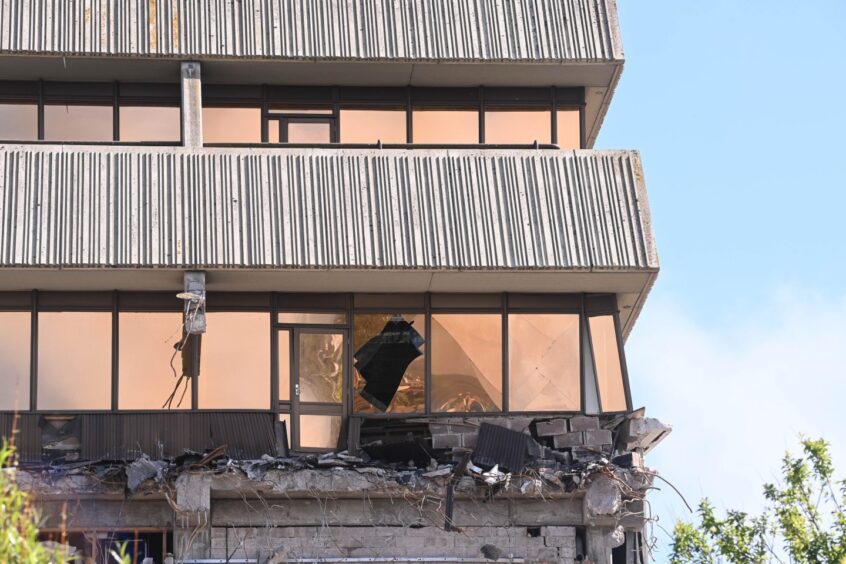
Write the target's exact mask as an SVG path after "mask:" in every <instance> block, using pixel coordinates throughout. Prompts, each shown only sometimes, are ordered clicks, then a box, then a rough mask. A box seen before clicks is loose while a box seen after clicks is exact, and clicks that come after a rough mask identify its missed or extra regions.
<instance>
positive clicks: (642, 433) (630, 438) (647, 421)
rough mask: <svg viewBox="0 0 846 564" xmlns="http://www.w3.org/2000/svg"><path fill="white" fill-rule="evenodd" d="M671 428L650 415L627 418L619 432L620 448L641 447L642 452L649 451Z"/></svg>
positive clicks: (631, 448) (632, 448)
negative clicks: (641, 417)
mask: <svg viewBox="0 0 846 564" xmlns="http://www.w3.org/2000/svg"><path fill="white" fill-rule="evenodd" d="M672 430H673V428H672V427H670V426H669V425H665V424H663V423H661V422H660V421H658V420H657V419H653V418H651V417H645V418H643V419H629V420H628V421H626V422H625V423H623V425H622V430H621V432H620V443H621V444H619V445H618V446H619V447H620V448H621V449H622V450H627V451H630V450H634V449H642V450H643V452H644V453H647V452H649V451H650V450H652V449H653V448H655V446H657V445H658V443H660V442H661V441H663V440H664V438H665V437H666V436H667V435H669V434H670V432H671V431H672Z"/></svg>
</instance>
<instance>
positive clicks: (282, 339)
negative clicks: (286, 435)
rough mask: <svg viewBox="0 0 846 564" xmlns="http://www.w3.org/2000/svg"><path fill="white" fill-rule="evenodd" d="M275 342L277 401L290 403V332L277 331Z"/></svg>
mask: <svg viewBox="0 0 846 564" xmlns="http://www.w3.org/2000/svg"><path fill="white" fill-rule="evenodd" d="M277 341H278V343H279V401H291V332H290V331H279V332H278V334H277ZM289 444H290V443H289Z"/></svg>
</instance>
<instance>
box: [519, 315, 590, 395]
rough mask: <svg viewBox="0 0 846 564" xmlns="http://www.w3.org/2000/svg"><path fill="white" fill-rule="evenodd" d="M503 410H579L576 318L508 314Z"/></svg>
mask: <svg viewBox="0 0 846 564" xmlns="http://www.w3.org/2000/svg"><path fill="white" fill-rule="evenodd" d="M508 367H509V368H508V394H509V396H508V397H509V404H508V408H509V410H511V411H579V410H580V409H581V386H580V383H579V379H580V373H579V316H578V315H577V314H557V313H549V314H540V313H537V314H535V313H531V314H529V313H513V314H510V315H509V316H508Z"/></svg>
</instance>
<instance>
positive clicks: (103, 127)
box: [44, 104, 114, 141]
mask: <svg viewBox="0 0 846 564" xmlns="http://www.w3.org/2000/svg"><path fill="white" fill-rule="evenodd" d="M113 129H114V115H113V112H112V107H111V106H80V105H64V104H62V105H54V104H47V105H46V106H44V138H45V139H46V140H47V141H112V140H113V134H112V132H113Z"/></svg>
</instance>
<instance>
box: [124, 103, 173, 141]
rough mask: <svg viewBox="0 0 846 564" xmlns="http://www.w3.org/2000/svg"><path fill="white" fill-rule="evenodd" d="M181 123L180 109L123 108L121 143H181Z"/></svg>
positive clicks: (156, 107) (159, 107)
mask: <svg viewBox="0 0 846 564" xmlns="http://www.w3.org/2000/svg"><path fill="white" fill-rule="evenodd" d="M180 129H181V123H180V115H179V108H178V107H166V106H121V108H120V140H121V141H130V142H136V141H167V142H179V140H180V139H181V138H182V136H181V132H180Z"/></svg>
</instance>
